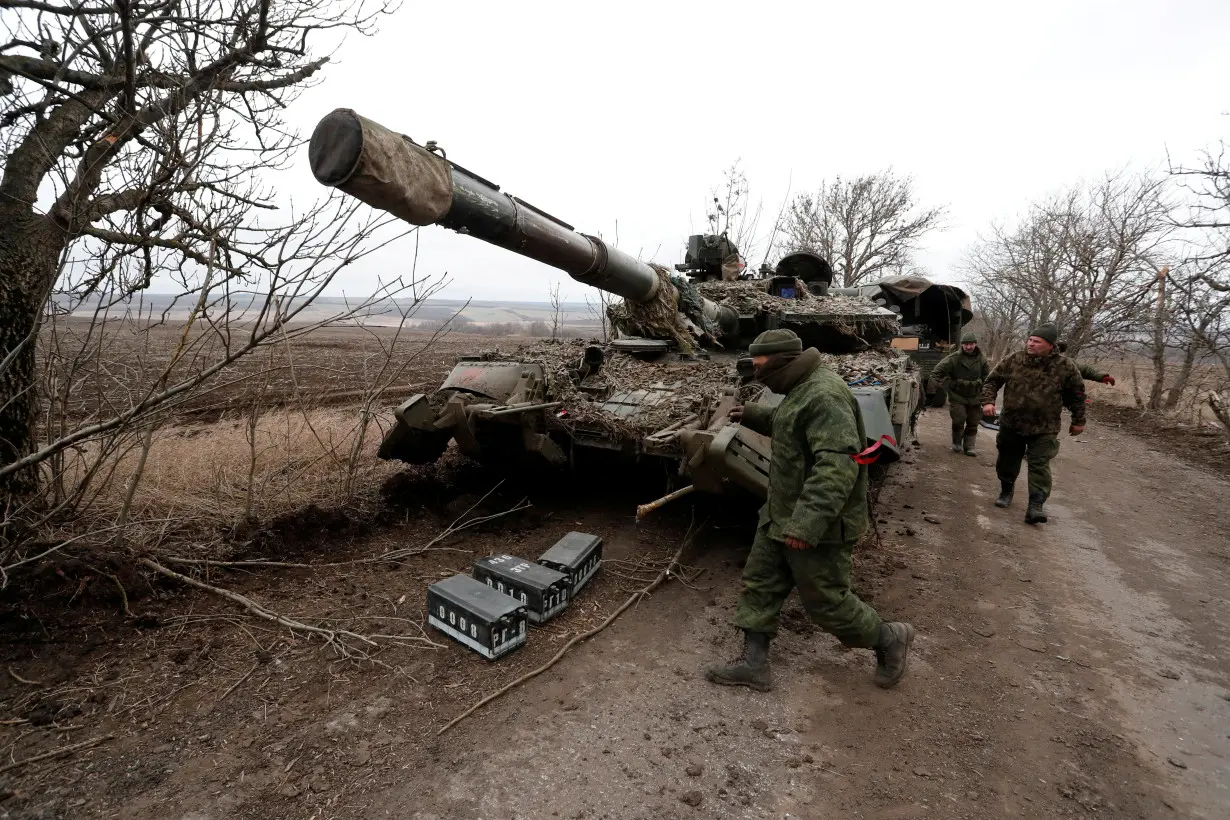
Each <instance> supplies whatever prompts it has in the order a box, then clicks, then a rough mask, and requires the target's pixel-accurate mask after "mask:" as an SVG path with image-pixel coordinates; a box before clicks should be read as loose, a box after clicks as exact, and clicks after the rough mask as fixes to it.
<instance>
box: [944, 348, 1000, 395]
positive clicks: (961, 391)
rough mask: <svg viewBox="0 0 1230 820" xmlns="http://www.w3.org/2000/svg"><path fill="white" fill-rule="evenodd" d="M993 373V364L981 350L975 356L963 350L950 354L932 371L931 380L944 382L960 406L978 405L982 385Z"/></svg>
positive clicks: (949, 393) (976, 351) (959, 349)
mask: <svg viewBox="0 0 1230 820" xmlns="http://www.w3.org/2000/svg"><path fill="white" fill-rule="evenodd" d="M990 372H991V364H990V362H988V361H987V357H986V356H985V355H983V353H982V351H981V350H975V351H974V353H973V355H971V354H969V353H966V352H965V351H964V350H962V349H961V348H957V349H956V351H955V352H953V353H949V354H948V355H947V356H945V357H944V358H943V359H941V360H940V363H939V364H937V365H936V366H935V368H934V369H933V370H932V371H931V378H932V379H935V380H936V381H943V382H944V386H945V387H947V388H948V395H949V398H951V399H952V401H954V402H956V403H958V404H978V402H979V400H980V399H981V398H982V383H983V382H984V381H986V378H987V375H988V374H989V373H990Z"/></svg>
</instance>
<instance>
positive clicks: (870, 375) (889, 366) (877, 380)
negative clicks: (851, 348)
mask: <svg viewBox="0 0 1230 820" xmlns="http://www.w3.org/2000/svg"><path fill="white" fill-rule="evenodd" d="M900 358H901V354H900V353H898V352H897V351H895V350H892V349H891V348H890V349H887V350H864V351H863V352H861V353H821V354H820V361H821V362H823V363H824V365H825V366H826V367H831V368H832V369H833V370H835V371H837V375H839V376H841V377H842V378H843V379H845V380H846V384H848V385H850V386H851V387H874V386H875V385H880V384H889V383H890V382H892V380H893V378H894V376H895V375H896V374H897V373H898V372H900V364H899V361H900Z"/></svg>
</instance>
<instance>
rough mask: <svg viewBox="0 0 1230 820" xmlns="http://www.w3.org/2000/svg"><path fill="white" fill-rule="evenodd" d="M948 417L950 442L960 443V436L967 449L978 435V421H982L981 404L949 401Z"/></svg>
mask: <svg viewBox="0 0 1230 820" xmlns="http://www.w3.org/2000/svg"><path fill="white" fill-rule="evenodd" d="M948 418H950V419H952V443H953V444H960V443H961V440H962V438H964V440H965V447H966V449H967V450H968V449H969V448H970V447H971V446H972V445H973V443H974V439H975V438H976V437H977V436H978V422H980V421H982V405H981V404H961V403H960V402H956V401H954V402H949V404H948Z"/></svg>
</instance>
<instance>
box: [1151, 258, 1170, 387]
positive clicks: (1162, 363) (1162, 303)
mask: <svg viewBox="0 0 1230 820" xmlns="http://www.w3.org/2000/svg"><path fill="white" fill-rule="evenodd" d="M1169 272H1170V268H1168V267H1165V268H1162V269H1161V270H1160V271H1158V273H1157V307H1156V308H1155V309H1154V311H1153V387H1152V388H1150V390H1149V409H1150V410H1161V409H1162V392H1163V391H1164V390H1165V389H1166V275H1167V274H1168V273H1169Z"/></svg>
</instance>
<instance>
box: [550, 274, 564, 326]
mask: <svg viewBox="0 0 1230 820" xmlns="http://www.w3.org/2000/svg"><path fill="white" fill-rule="evenodd" d="M563 316H564V304H563V302H561V301H560V297H559V282H556V283H555V284H553V285H552V286H551V338H552V339H558V338H559V329H560V324H561V322H562V320H563Z"/></svg>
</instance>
